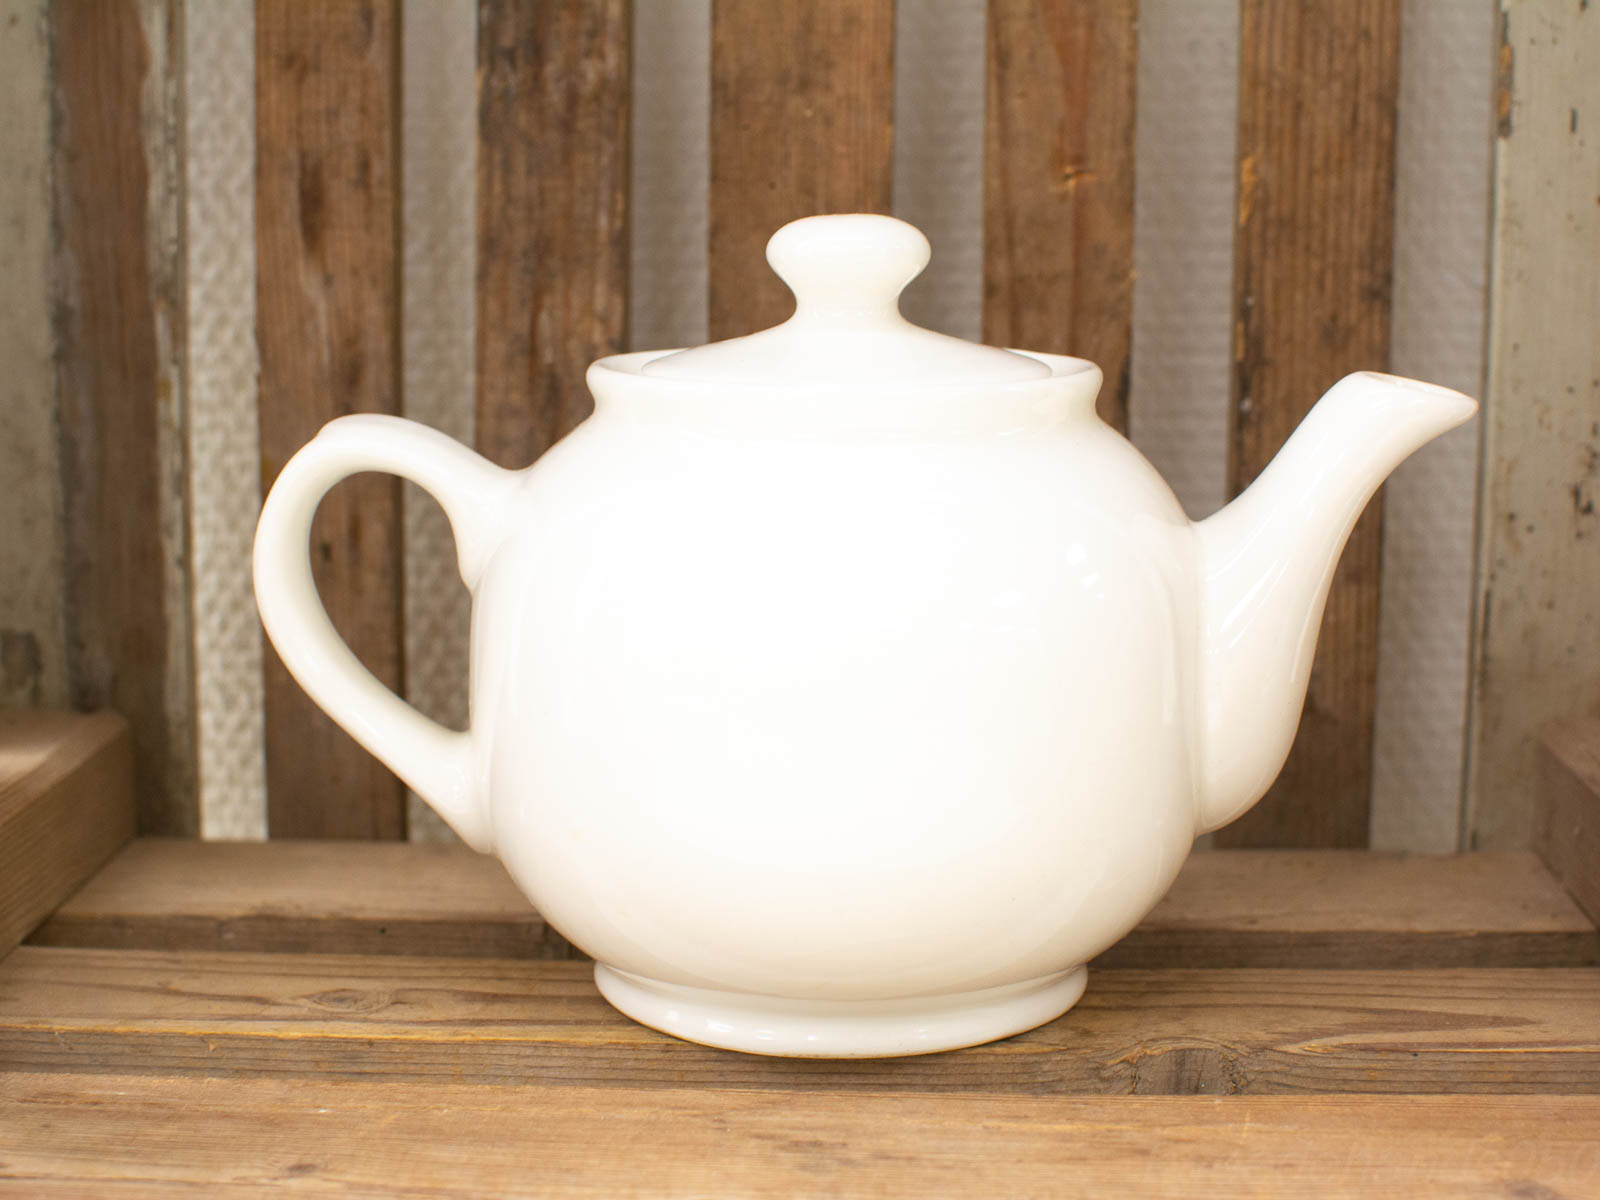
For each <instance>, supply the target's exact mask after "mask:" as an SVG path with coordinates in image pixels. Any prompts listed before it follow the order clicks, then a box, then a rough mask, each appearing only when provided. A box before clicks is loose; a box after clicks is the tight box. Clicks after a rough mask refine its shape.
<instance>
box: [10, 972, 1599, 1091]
mask: <svg viewBox="0 0 1600 1200" xmlns="http://www.w3.org/2000/svg"><path fill="white" fill-rule="evenodd" d="M591 971H592V969H591V967H590V965H589V964H588V963H583V962H529V961H519V960H511V959H481V960H475V961H467V960H462V959H443V958H408V957H399V956H389V957H379V956H372V955H363V956H339V955H291V954H244V953H217V952H206V951H190V952H182V953H179V952H170V951H169V952H163V951H144V950H80V949H67V948H50V947H37V946H23V947H20V948H19V949H17V950H15V951H13V953H12V954H11V956H10V957H9V958H8V959H7V960H6V961H5V962H4V964H0V1070H28V1071H52V1072H61V1071H65V1072H78V1071H94V1072H100V1071H110V1072H119V1073H132V1074H158V1075H162V1074H198V1075H227V1076H251V1075H284V1076H315V1077H319V1078H334V1079H371V1080H380V1079H399V1080H423V1079H438V1080H452V1081H458V1082H473V1083H526V1084H560V1085H564V1086H565V1085H581V1084H592V1085H620V1086H628V1087H645V1086H656V1087H673V1086H685V1085H699V1086H707V1087H737V1088H756V1089H770V1088H779V1089H802V1090H823V1091H851V1090H869V1091H906V1090H909V1091H960V1092H989V1093H1005V1092H1016V1093H1029V1094H1044V1093H1077V1094H1141V1093H1143V1094H1162V1095H1174V1094H1208V1093H1209V1094H1223V1093H1227V1094H1236V1093H1250V1094H1271V1093H1287V1092H1372V1093H1376V1092H1394V1093H1401V1092H1404V1093H1443V1092H1458V1093H1466V1092H1480V1093H1490V1092H1492V1093H1500V1094H1509V1093H1535V1092H1548V1093H1567V1094H1575V1093H1596V1092H1600V969H1595V968H1572V969H1567V970H1495V969H1486V970H1483V969H1459V968H1458V969H1444V970H1402V971H1350V970H1342V971H1296V970H1246V969H1241V970H1224V971H1192V970H1175V971H1174V970H1168V971H1137V970H1122V971H1118V970H1110V971H1092V972H1091V973H1090V981H1089V989H1088V991H1087V992H1086V994H1085V996H1084V999H1083V1000H1082V1001H1080V1002H1079V1004H1078V1005H1077V1006H1076V1007H1075V1008H1073V1009H1072V1010H1071V1011H1069V1012H1068V1013H1067V1014H1066V1015H1065V1016H1063V1017H1061V1018H1059V1019H1057V1020H1055V1021H1052V1022H1050V1023H1049V1024H1046V1025H1044V1026H1041V1027H1040V1028H1038V1029H1035V1030H1033V1031H1031V1032H1029V1033H1024V1034H1020V1035H1018V1036H1016V1037H1013V1038H1008V1039H1006V1040H1004V1041H1000V1042H995V1043H992V1044H989V1045H986V1046H977V1047H973V1048H971V1049H968V1050H958V1051H952V1052H948V1053H943V1054H930V1055H921V1056H917V1057H912V1058H902V1059H886V1060H854V1061H851V1060H844V1061H830V1060H803V1059H778V1058H763V1057H759V1056H755V1055H744V1054H734V1053H731V1052H728V1051H722V1050H712V1049H707V1048H705V1047H702V1046H697V1045H694V1044H691V1043H689V1042H684V1041H679V1040H678V1039H676V1038H672V1037H668V1036H666V1035H664V1034H659V1033H656V1032H654V1031H653V1030H650V1029H647V1028H645V1027H643V1026H641V1025H638V1024H636V1023H634V1022H633V1021H630V1020H629V1019H627V1018H626V1017H624V1016H622V1015H621V1014H620V1013H618V1012H617V1011H616V1010H614V1009H613V1008H611V1006H610V1005H608V1004H607V1003H606V1002H605V1001H604V1000H603V999H602V998H601V997H600V994H599V992H598V990H597V989H596V988H595V986H594V982H593V979H592V977H591Z"/></svg>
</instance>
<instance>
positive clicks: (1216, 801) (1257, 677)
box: [1195, 371, 1478, 832]
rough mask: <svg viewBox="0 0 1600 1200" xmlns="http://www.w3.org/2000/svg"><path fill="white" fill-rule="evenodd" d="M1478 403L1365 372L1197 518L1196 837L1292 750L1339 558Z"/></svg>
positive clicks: (1250, 793)
mask: <svg viewBox="0 0 1600 1200" xmlns="http://www.w3.org/2000/svg"><path fill="white" fill-rule="evenodd" d="M1477 407H1478V406H1477V404H1476V402H1475V401H1473V400H1472V399H1470V398H1469V397H1467V396H1464V395H1462V394H1461V393H1460V392H1456V391H1452V390H1450V389H1449V388H1443V387H1437V386H1435V385H1433V384H1428V383H1420V382H1418V381H1416V380H1412V379H1402V378H1400V377H1398V376H1395V375H1379V374H1375V373H1373V372H1368V371H1363V372H1359V373H1357V374H1354V375H1347V376H1346V377H1345V378H1344V379H1341V380H1340V381H1339V382H1338V383H1337V384H1335V385H1334V386H1333V388H1331V389H1330V390H1329V391H1328V393H1327V394H1326V395H1325V396H1323V397H1322V399H1321V400H1319V401H1318V402H1317V404H1316V406H1315V407H1314V408H1313V409H1312V410H1311V412H1310V414H1308V415H1307V417H1306V419H1305V421H1304V422H1302V424H1301V425H1300V428H1299V429H1297V430H1295V432H1294V435H1293V436H1292V437H1291V438H1290V439H1289V441H1288V442H1287V443H1286V444H1285V445H1284V447H1283V449H1282V450H1281V451H1279V453H1278V455H1277V457H1275V458H1274V459H1273V460H1272V462H1270V463H1269V464H1268V465H1267V468H1266V470H1264V471H1263V472H1262V473H1261V475H1260V476H1259V477H1258V478H1257V479H1256V481H1255V482H1254V483H1252V484H1251V485H1250V487H1249V488H1247V489H1246V490H1245V491H1244V492H1243V493H1242V494H1241V495H1240V496H1239V497H1238V498H1237V499H1235V500H1234V501H1233V502H1232V503H1231V504H1229V505H1228V506H1227V507H1226V508H1224V509H1222V510H1221V511H1220V512H1218V513H1216V514H1215V515H1214V516H1211V517H1209V518H1207V519H1206V520H1204V521H1201V522H1200V523H1199V524H1198V525H1196V526H1195V530H1196V534H1197V537H1198V542H1199V552H1200V569H1201V584H1200V588H1201V612H1202V614H1203V615H1202V629H1201V642H1200V659H1201V663H1200V675H1201V680H1202V684H1201V700H1200V703H1201V711H1202V721H1201V727H1202V733H1201V739H1202V743H1201V747H1200V768H1201V769H1200V805H1199V809H1200V811H1199V828H1200V830H1201V832H1205V831H1207V830H1211V829H1215V828H1217V827H1218V826H1221V825H1226V824H1227V823H1228V822H1229V821H1232V820H1233V819H1234V818H1235V817H1238V816H1240V815H1242V814H1243V813H1244V812H1245V811H1246V810H1247V809H1249V808H1250V806H1251V805H1253V804H1254V803H1255V802H1256V801H1257V800H1259V799H1260V798H1261V797H1262V796H1263V795H1265V794H1266V791H1267V788H1268V787H1269V786H1270V785H1271V783H1272V781H1273V779H1274V778H1276V776H1277V774H1278V772H1279V771H1280V770H1281V769H1282V768H1283V763H1284V760H1285V759H1286V758H1287V757H1288V754H1289V747H1290V746H1291V744H1292V743H1293V741H1294V735H1295V731H1296V729H1297V728H1298V726H1299V722H1300V710H1301V708H1302V706H1303V705H1304V703H1305V695H1306V684H1307V682H1308V680H1309V678H1310V674H1311V659H1312V653H1313V651H1314V650H1315V649H1316V640H1317V632H1318V629H1319V628H1320V625H1321V622H1322V609H1323V605H1324V604H1325V603H1326V601H1327V598H1328V585H1329V583H1330V581H1331V580H1332V578H1333V570H1334V566H1335V565H1336V564H1337V563H1338V561H1339V554H1340V552H1341V551H1342V550H1343V549H1344V544H1345V541H1346V540H1347V539H1348V538H1349V536H1350V531H1351V530H1352V529H1353V528H1354V527H1355V523H1356V519H1357V518H1358V517H1359V516H1360V515H1361V512H1362V510H1363V509H1364V508H1365V507H1366V503H1367V501H1368V499H1370V498H1371V496H1372V494H1373V493H1374V492H1376V491H1377V490H1378V487H1379V485H1381V484H1382V483H1383V481H1384V479H1385V478H1386V477H1387V476H1388V475H1389V473H1390V472H1391V471H1393V470H1394V468H1395V467H1396V466H1398V465H1399V464H1400V462H1401V461H1402V460H1403V459H1405V458H1406V457H1407V456H1408V455H1409V454H1411V453H1412V451H1414V450H1416V449H1418V448H1419V447H1421V446H1422V445H1424V444H1425V443H1427V442H1429V441H1431V440H1432V439H1433V438H1435V437H1437V436H1439V435H1440V434H1441V433H1444V432H1445V431H1446V430H1449V429H1452V428H1454V427H1455V426H1457V425H1460V424H1461V423H1462V422H1464V421H1466V420H1467V419H1468V418H1470V417H1471V416H1472V415H1473V413H1475V412H1476V411H1477Z"/></svg>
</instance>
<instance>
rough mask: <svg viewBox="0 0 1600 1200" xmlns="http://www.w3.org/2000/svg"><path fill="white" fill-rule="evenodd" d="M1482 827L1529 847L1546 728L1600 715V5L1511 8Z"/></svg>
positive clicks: (1472, 826) (1484, 562) (1484, 638)
mask: <svg viewBox="0 0 1600 1200" xmlns="http://www.w3.org/2000/svg"><path fill="white" fill-rule="evenodd" d="M1501 7H1502V9H1503V12H1502V18H1501V45H1500V90H1499V104H1500V123H1499V138H1498V140H1497V142H1496V147H1495V174H1496V186H1495V213H1494V227H1493V234H1492V236H1493V239H1494V249H1493V259H1494V265H1493V269H1492V271H1491V278H1492V279H1493V281H1494V294H1493V295H1492V296H1491V298H1490V318H1489V390H1488V399H1487V403H1486V404H1485V406H1484V457H1483V461H1484V470H1485V478H1484V481H1483V492H1482V500H1481V507H1480V509H1479V513H1478V537H1479V549H1478V599H1477V621H1476V624H1477V628H1476V629H1475V631H1474V643H1475V644H1474V647H1473V658H1474V667H1475V670H1474V672H1473V677H1472V702H1471V705H1470V711H1471V713H1472V730H1471V733H1470V743H1469V749H1468V783H1467V820H1466V822H1465V827H1466V828H1465V833H1466V840H1467V844H1468V846H1470V847H1472V848H1479V847H1482V848H1485V849H1489V848H1516V847H1523V846H1526V845H1528V844H1529V838H1530V836H1531V834H1532V831H1533V825H1534V813H1535V809H1536V808H1537V804H1538V801H1539V792H1538V779H1539V775H1538V772H1537V770H1536V762H1537V759H1536V755H1537V740H1538V732H1539V729H1540V727H1541V726H1543V725H1544V724H1546V723H1547V722H1549V721H1552V720H1556V719H1560V718H1565V717H1568V716H1572V715H1576V714H1586V715H1589V716H1600V587H1597V586H1596V584H1597V583H1600V339H1597V338H1596V336H1595V331H1596V330H1597V329H1600V271H1597V270H1596V264H1597V263H1600V70H1596V63H1597V62H1600V5H1590V4H1579V3H1571V4H1531V3H1529V4H1512V3H1503V4H1502V6H1501Z"/></svg>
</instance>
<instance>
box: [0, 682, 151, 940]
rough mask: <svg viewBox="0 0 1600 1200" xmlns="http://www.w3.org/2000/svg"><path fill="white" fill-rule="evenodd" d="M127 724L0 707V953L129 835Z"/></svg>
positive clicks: (101, 716) (103, 716)
mask: <svg viewBox="0 0 1600 1200" xmlns="http://www.w3.org/2000/svg"><path fill="white" fill-rule="evenodd" d="M134 820H135V813H134V804H133V754H132V741H131V739H130V737H129V735H128V723H127V722H126V721H125V720H123V719H122V718H121V717H119V716H116V715H115V714H113V713H96V714H93V715H91V716H79V715H77V714H72V713H55V712H38V711H18V710H15V709H9V710H0V958H3V957H4V956H5V954H6V953H7V951H9V950H10V949H11V948H12V947H13V946H15V945H16V944H17V943H18V942H20V941H21V940H22V939H23V937H24V936H25V935H26V934H27V932H28V931H29V930H30V929H32V928H33V927H34V926H35V925H37V924H38V923H39V922H40V921H41V920H43V919H44V918H45V917H46V916H48V915H49V913H50V910H51V909H53V908H55V906H56V905H57V904H60V903H61V901H62V900H64V899H66V897H68V896H70V895H71V894H72V892H73V890H74V889H76V888H77V887H78V886H79V885H80V884H81V883H83V881H84V880H86V879H88V878H89V876H90V875H92V874H93V873H94V872H95V871H96V870H97V869H98V868H99V867H100V866H101V865H102V864H103V863H104V862H105V861H106V859H108V858H110V857H111V856H112V855H113V854H115V853H116V852H117V850H119V849H120V848H121V847H122V845H123V843H124V842H126V841H127V840H128V839H129V838H131V837H132V836H133V829H134Z"/></svg>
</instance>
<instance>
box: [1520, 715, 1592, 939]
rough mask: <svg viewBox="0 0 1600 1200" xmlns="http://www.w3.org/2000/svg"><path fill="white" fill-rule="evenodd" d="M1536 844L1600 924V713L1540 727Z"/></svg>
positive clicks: (1578, 899)
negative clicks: (1541, 734)
mask: <svg viewBox="0 0 1600 1200" xmlns="http://www.w3.org/2000/svg"><path fill="white" fill-rule="evenodd" d="M1542 748H1543V754H1542V755H1541V756H1540V757H1541V762H1540V766H1541V768H1542V770H1541V773H1540V790H1539V813H1538V822H1537V824H1536V825H1535V826H1534V845H1535V846H1536V847H1537V849H1538V851H1539V856H1540V857H1541V858H1543V859H1544V861H1545V863H1546V864H1548V866H1549V868H1550V871H1551V873H1552V874H1554V875H1555V877H1556V878H1557V879H1559V880H1560V881H1561V882H1562V883H1563V884H1565V885H1566V888H1567V890H1568V891H1569V892H1571V893H1572V896H1573V898H1574V899H1575V900H1577V902H1578V904H1579V905H1580V906H1581V907H1582V908H1583V911H1584V912H1586V913H1588V914H1589V917H1590V919H1591V920H1593V921H1594V922H1595V923H1596V924H1600V718H1595V717H1574V718H1571V719H1569V720H1566V721H1558V722H1557V723H1556V724H1554V725H1551V726H1550V727H1549V728H1547V729H1546V730H1545V731H1544V739H1543V743H1542Z"/></svg>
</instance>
